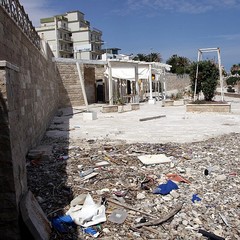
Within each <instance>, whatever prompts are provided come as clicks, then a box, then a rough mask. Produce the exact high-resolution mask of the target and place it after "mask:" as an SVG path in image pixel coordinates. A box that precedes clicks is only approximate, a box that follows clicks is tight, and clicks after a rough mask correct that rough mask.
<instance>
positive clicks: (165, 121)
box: [47, 97, 240, 143]
mask: <svg viewBox="0 0 240 240" xmlns="http://www.w3.org/2000/svg"><path fill="white" fill-rule="evenodd" d="M225 100H226V101H227V102H229V103H231V113H190V112H186V106H185V105H177V106H169V107H162V102H161V101H158V102H156V104H155V105H151V104H148V103H141V104H140V110H135V111H125V112H118V113H102V112H101V110H102V105H100V104H94V105H90V111H94V112H96V113H97V119H96V120H84V118H83V113H81V111H82V110H83V107H74V108H73V109H72V108H65V109H61V110H62V111H63V116H62V117H55V118H54V121H55V122H56V121H58V122H59V123H61V124H58V125H55V124H52V126H51V127H50V131H47V136H49V137H54V136H55V137H59V136H63V137H66V136H67V137H68V138H70V139H73V140H74V139H85V138H86V139H95V140H101V139H105V138H108V139H112V140H116V139H119V140H125V141H126V142H127V143H134V142H142V143H143V142H148V143H167V142H177V143H185V142H186V143H187V142H196V141H202V140H206V139H208V138H211V137H216V136H219V135H222V134H226V133H231V132H236V133H239V132H240V99H239V98H229V97H225ZM126 108H127V106H126ZM120 110H121V109H120ZM71 113H74V114H71ZM66 115H70V116H66ZM155 116H163V117H161V118H158V119H154V120H148V121H139V120H140V119H141V118H146V117H155ZM54 121H53V122H54ZM56 126H57V129H59V128H60V129H62V131H58V130H57V129H54V128H56ZM64 130H66V131H64ZM69 130H70V131H69Z"/></svg>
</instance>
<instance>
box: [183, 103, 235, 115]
mask: <svg viewBox="0 0 240 240" xmlns="http://www.w3.org/2000/svg"><path fill="white" fill-rule="evenodd" d="M186 111H187V112H228V113H229V112H231V104H187V105H186Z"/></svg>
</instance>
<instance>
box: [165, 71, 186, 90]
mask: <svg viewBox="0 0 240 240" xmlns="http://www.w3.org/2000/svg"><path fill="white" fill-rule="evenodd" d="M165 78H166V89H167V92H169V91H174V90H175V91H176V92H177V91H181V90H184V89H185V88H187V87H188V86H189V85H190V77H189V75H187V74H185V75H177V74H172V73H166V77H165Z"/></svg>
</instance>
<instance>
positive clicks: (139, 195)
mask: <svg viewBox="0 0 240 240" xmlns="http://www.w3.org/2000/svg"><path fill="white" fill-rule="evenodd" d="M145 197H146V195H145V193H138V194H137V199H138V200H141V199H144V198H145Z"/></svg>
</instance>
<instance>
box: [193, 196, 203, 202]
mask: <svg viewBox="0 0 240 240" xmlns="http://www.w3.org/2000/svg"><path fill="white" fill-rule="evenodd" d="M201 200H202V199H201V198H200V197H198V195H197V194H193V196H192V202H193V203H194V202H195V201H198V202H200V201H201Z"/></svg>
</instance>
